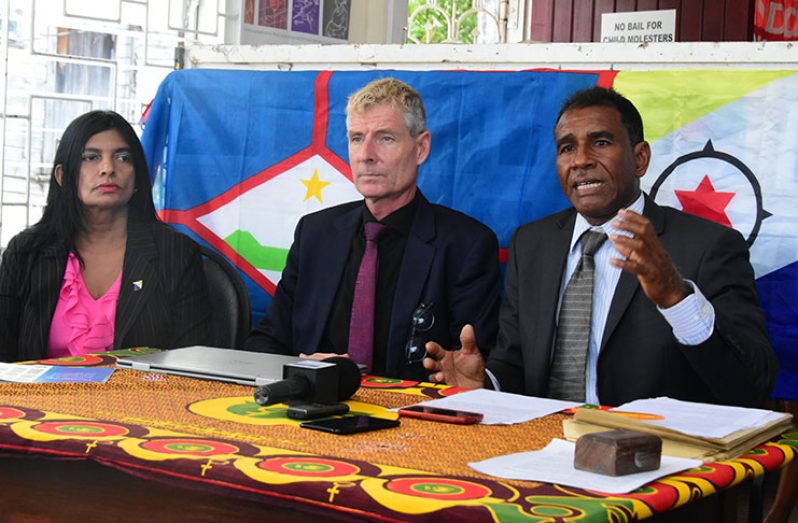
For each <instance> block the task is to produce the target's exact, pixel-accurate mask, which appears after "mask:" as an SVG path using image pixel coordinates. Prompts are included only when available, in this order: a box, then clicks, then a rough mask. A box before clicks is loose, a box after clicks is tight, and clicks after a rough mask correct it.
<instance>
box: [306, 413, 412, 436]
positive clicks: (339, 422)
mask: <svg viewBox="0 0 798 523" xmlns="http://www.w3.org/2000/svg"><path fill="white" fill-rule="evenodd" d="M299 426H300V427H302V428H305V429H313V430H322V431H324V432H332V433H333V434H355V433H358V432H368V431H370V430H380V429H390V428H393V427H398V426H399V421H398V420H392V419H384V418H374V417H372V416H349V417H346V418H334V419H324V420H319V421H306V422H305V423H300V424H299Z"/></svg>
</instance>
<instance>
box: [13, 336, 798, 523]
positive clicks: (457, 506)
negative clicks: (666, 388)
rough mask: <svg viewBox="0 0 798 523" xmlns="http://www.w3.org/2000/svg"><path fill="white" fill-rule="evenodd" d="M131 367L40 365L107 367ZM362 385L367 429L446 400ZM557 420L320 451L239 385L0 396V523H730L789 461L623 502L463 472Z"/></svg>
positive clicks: (156, 378) (526, 443)
mask: <svg viewBox="0 0 798 523" xmlns="http://www.w3.org/2000/svg"><path fill="white" fill-rule="evenodd" d="M146 351H147V350H145V349H139V350H130V351H117V352H115V353H108V354H102V355H94V356H86V357H83V358H66V359H62V360H55V361H52V362H47V363H53V364H59V365H82V366H91V365H110V364H113V362H114V361H115V358H116V357H119V356H121V355H130V354H133V353H140V352H146ZM363 385H364V386H363V387H362V388H361V389H360V390H359V391H358V392H357V394H356V395H355V396H354V397H353V398H352V400H351V401H350V402H349V403H350V407H351V409H352V410H353V411H356V412H363V413H370V414H376V415H382V416H391V415H392V414H391V413H387V412H386V411H385V408H386V407H387V408H391V407H396V406H399V405H404V404H408V403H413V402H416V401H421V400H424V399H425V398H427V399H429V398H436V397H443V396H446V395H450V394H455V393H457V392H459V389H456V388H451V387H446V386H441V385H433V384H425V383H417V382H404V381H400V380H390V379H384V378H376V377H366V378H364V383H363ZM564 416H565V415H564V414H557V415H553V416H548V417H546V418H544V419H541V420H535V421H532V422H528V423H524V424H520V425H513V426H483V425H474V426H466V427H461V426H453V425H446V424H441V423H430V422H426V421H422V420H412V419H403V420H402V426H401V427H400V428H398V429H391V430H387V431H380V432H375V433H367V434H358V435H353V436H335V435H332V434H324V433H319V432H315V431H307V430H304V429H300V428H298V427H297V424H298V422H297V421H295V420H290V419H288V418H287V417H286V416H285V408H284V406H272V407H260V406H258V405H257V404H256V403H254V401H253V400H252V389H251V388H248V387H243V386H239V385H231V384H225V383H215V382H206V381H201V380H193V379H190V378H181V377H174V376H164V375H160V374H155V373H144V372H137V371H128V370H117V371H116V372H115V374H114V375H113V376H112V378H111V379H110V380H109V382H108V383H105V384H35V385H27V384H26V385H21V384H11V383H4V384H0V452H2V453H4V457H3V459H2V461H0V485H3V487H2V488H0V521H4V520H3V519H2V518H3V514H12V513H13V514H16V515H17V517H16V519H13V521H47V519H36V518H41V517H44V516H41V514H40V512H42V511H43V510H44V508H46V507H45V505H48V504H49V505H52V507H51V508H52V509H53V511H54V512H56V513H57V511H58V510H61V511H62V516H63V517H61V518H60V519H52V520H53V521H69V518H68V517H66V516H64V514H65V513H66V512H65V511H66V508H70V509H72V508H74V506H77V505H78V504H82V505H85V506H86V509H85V510H84V511H83V512H80V511H78V512H76V515H75V516H74V520H75V521H77V520H78V519H79V518H80V519H82V520H83V521H85V520H86V517H91V516H90V512H86V511H91V510H92V507H95V508H98V507H100V508H101V509H102V510H109V511H113V510H118V511H120V512H121V511H126V512H124V513H125V514H126V515H127V517H126V518H124V519H125V520H127V521H137V519H135V517H141V518H142V519H141V521H144V520H147V521H152V520H158V519H160V520H163V521H177V520H180V519H175V518H170V517H169V516H168V514H169V513H171V514H175V515H179V516H181V517H183V519H182V520H186V521H189V520H191V521H203V520H208V521H214V520H216V521H219V520H221V519H224V520H225V521H227V520H234V517H238V516H242V518H241V519H247V520H248V521H268V520H269V518H272V520H275V521H300V520H301V519H304V521H307V520H308V517H307V516H308V515H319V514H324V519H326V520H342V521H347V520H349V521H412V522H422V521H435V522H438V521H499V522H514V521H523V522H543V521H551V522H559V521H586V522H590V521H608V520H610V521H618V522H622V521H631V520H634V519H644V518H648V517H652V516H655V515H656V516H657V517H658V518H664V519H665V520H667V519H670V520H673V521H684V520H685V519H686V513H687V511H691V512H696V511H699V512H700V515H696V516H695V518H696V520H707V518H713V519H726V520H730V519H731V520H733V519H734V518H735V515H736V514H737V509H738V508H739V503H741V501H739V496H738V495H737V493H738V492H739V491H740V489H739V488H736V489H735V488H733V487H735V486H739V485H742V484H744V483H745V482H746V481H747V480H749V479H750V478H752V477H756V476H762V475H763V474H764V473H765V472H766V471H769V470H774V469H776V468H778V467H780V466H782V465H783V464H785V463H786V462H789V461H791V460H792V459H793V458H794V456H795V450H794V448H795V447H796V446H798V434H787V435H785V436H784V437H783V438H781V439H779V440H777V441H773V442H769V443H767V444H765V445H761V446H760V447H757V448H756V449H754V450H753V451H751V452H750V453H748V454H747V455H746V456H743V457H741V458H738V459H736V460H733V461H729V462H720V463H713V464H705V465H704V466H702V467H699V468H697V469H693V470H690V471H685V472H683V473H680V474H677V475H673V476H669V477H667V478H663V479H661V480H660V481H657V482H654V483H651V484H649V485H647V486H646V487H644V488H642V489H639V490H638V491H635V492H633V493H631V494H628V495H603V494H601V493H597V492H589V491H584V490H580V489H575V488H570V487H560V486H557V485H549V484H542V483H535V482H525V481H510V480H499V479H496V478H492V477H488V476H484V475H482V474H479V473H477V472H476V471H474V470H472V469H470V468H469V467H468V466H467V463H468V462H469V461H478V460H482V459H486V458H488V457H492V456H497V455H500V454H508V453H512V452H521V451H524V450H534V449H537V448H542V447H543V446H545V444H546V443H547V442H548V441H549V439H550V438H551V437H557V436H558V437H561V436H562V431H561V422H562V419H563V418H564ZM31 456H35V457H37V458H39V459H30V457H31ZM41 458H48V459H46V460H45V459H41ZM120 471H121V472H120ZM45 480H46V481H45ZM51 480H52V481H51ZM50 481H51V482H52V484H49V483H48V482H50ZM10 484H13V487H9V485H10ZM719 491H721V492H720V494H718V492H719ZM120 493H121V495H120ZM713 494H714V495H713ZM77 498H79V499H77ZM117 498H118V499H117ZM704 498H706V499H705V500H704V502H703V503H699V502H698V501H699V500H702V499H704ZM153 501H156V502H155V503H153ZM79 502H80V503H79ZM688 503H689V507H686V508H682V509H677V510H676V511H672V510H673V509H674V508H676V507H682V506H683V505H687V504H688ZM75 510H78V509H77V508H75ZM169 511H171V512H169ZM192 511H193V512H192ZM671 511H672V512H671ZM223 513H225V514H227V515H225V516H222V515H221V514H223ZM192 514H194V515H192ZM26 517H28V519H25V518H26ZM206 517H208V518H210V519H203V518H206ZM93 519H94V520H96V519H97V518H93ZM311 519H312V518H311ZM9 521H11V520H10V519H9Z"/></svg>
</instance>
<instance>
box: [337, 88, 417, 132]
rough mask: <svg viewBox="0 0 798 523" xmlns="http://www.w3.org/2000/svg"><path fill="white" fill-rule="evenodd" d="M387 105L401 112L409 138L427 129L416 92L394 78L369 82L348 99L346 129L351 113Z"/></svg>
mask: <svg viewBox="0 0 798 523" xmlns="http://www.w3.org/2000/svg"><path fill="white" fill-rule="evenodd" d="M383 104H387V105H390V106H392V107H396V108H397V109H399V110H401V111H402V114H403V115H404V117H405V124H407V129H408V131H410V136H412V137H414V138H415V137H417V136H418V135H420V134H421V133H423V132H424V131H425V130H426V128H427V112H426V111H425V110H424V102H423V101H422V100H421V96H420V95H419V94H418V92H417V91H416V90H415V89H413V88H412V87H410V86H409V85H407V84H406V83H404V82H402V81H400V80H397V79H396V78H380V79H379V80H374V81H373V82H369V83H368V84H366V85H365V86H364V87H361V88H360V89H359V90H358V91H357V92H355V93H354V94H352V95H351V96H350V97H349V100H348V102H347V104H346V127H347V129H348V128H349V119H350V117H351V116H352V113H356V112H361V111H365V110H366V109H369V108H371V107H374V106H376V105H383Z"/></svg>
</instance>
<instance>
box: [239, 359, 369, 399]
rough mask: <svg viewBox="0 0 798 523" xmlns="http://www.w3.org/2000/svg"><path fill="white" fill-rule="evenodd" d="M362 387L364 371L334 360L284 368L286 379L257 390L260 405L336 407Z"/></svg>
mask: <svg viewBox="0 0 798 523" xmlns="http://www.w3.org/2000/svg"><path fill="white" fill-rule="evenodd" d="M359 387H360V369H359V368H358V366H357V364H356V363H355V362H353V361H352V360H351V359H349V358H345V357H343V356H334V357H332V358H326V359H323V360H321V361H319V360H310V359H308V360H300V361H297V362H295V363H288V364H286V365H284V366H283V379H282V380H280V381H275V382H274V383H269V384H266V385H262V386H260V387H258V388H257V389H255V401H256V402H257V403H258V405H263V406H268V405H274V404H275V403H285V402H288V401H291V400H302V401H308V402H312V403H324V404H329V403H336V402H339V401H343V400H346V399H349V398H350V397H351V396H352V394H354V393H355V391H357V389H358V388H359Z"/></svg>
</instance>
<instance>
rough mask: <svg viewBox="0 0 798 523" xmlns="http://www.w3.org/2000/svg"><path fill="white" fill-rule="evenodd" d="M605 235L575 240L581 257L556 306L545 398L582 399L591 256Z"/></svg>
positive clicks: (587, 235)
mask: <svg viewBox="0 0 798 523" xmlns="http://www.w3.org/2000/svg"><path fill="white" fill-rule="evenodd" d="M606 239H607V235H606V234H604V233H603V232H597V231H590V230H589V231H587V232H585V233H584V234H583V235H582V237H581V239H580V240H579V241H580V242H581V244H582V257H581V258H580V259H579V263H578V264H577V266H576V270H574V273H573V275H572V276H571V280H570V281H569V282H568V286H567V287H566V288H565V293H564V294H563V298H562V305H561V306H560V318H559V322H558V323H557V341H556V342H555V347H554V359H553V361H552V363H551V375H550V376H549V397H550V398H557V399H562V400H569V401H584V400H585V373H586V362H587V348H588V343H589V341H590V319H591V313H592V310H593V279H594V273H595V264H594V261H593V254H595V252H596V251H597V250H598V248H599V247H601V244H602V243H604V240H606Z"/></svg>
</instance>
